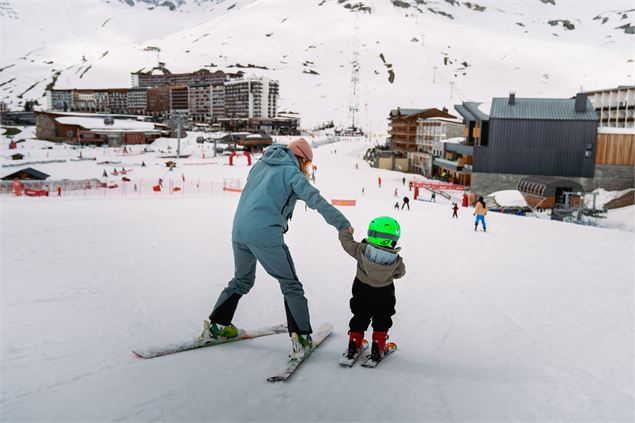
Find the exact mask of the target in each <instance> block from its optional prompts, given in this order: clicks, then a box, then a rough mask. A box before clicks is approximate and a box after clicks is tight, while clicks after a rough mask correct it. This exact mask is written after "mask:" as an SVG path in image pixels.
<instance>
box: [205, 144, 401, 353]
mask: <svg viewBox="0 0 635 423" xmlns="http://www.w3.org/2000/svg"><path fill="white" fill-rule="evenodd" d="M312 160H313V151H312V150H311V146H310V145H309V143H308V142H307V141H306V140H304V139H302V138H301V139H298V140H296V141H294V142H292V143H290V144H289V145H288V146H285V145H279V144H274V145H272V146H271V147H269V148H268V149H267V151H266V152H265V153H264V155H263V156H262V158H261V159H260V160H259V161H258V163H256V164H255V165H254V166H253V168H252V169H251V171H250V173H249V176H248V179H247V183H246V184H245V187H244V189H243V192H242V194H241V197H240V200H239V202H238V207H237V209H236V213H235V215H234V221H233V227H232V250H233V255H234V277H233V278H232V279H231V280H230V281H229V283H228V285H227V286H226V287H225V288H224V289H223V290H222V292H221V293H220V295H219V297H218V300H217V301H216V304H215V306H214V308H213V310H212V312H211V314H210V316H209V321H205V323H204V328H203V333H202V334H201V337H203V338H205V337H212V338H232V337H236V336H238V333H239V331H238V329H237V328H236V326H235V325H234V324H233V320H234V314H235V312H236V309H237V307H238V303H239V301H240V299H241V298H242V296H243V295H246V294H247V293H248V292H249V291H250V290H251V288H252V287H253V285H254V283H255V276H256V263H257V262H259V263H260V264H261V265H262V267H263V268H264V269H265V271H266V272H267V273H269V274H270V275H271V276H272V277H274V278H275V279H277V280H278V282H279V284H280V288H281V290H282V294H283V297H284V307H285V313H286V317H287V328H288V332H289V335H290V338H291V350H292V352H291V357H292V358H298V357H302V356H303V355H304V353H305V352H306V351H307V349H309V348H311V347H312V342H313V341H312V339H311V333H312V328H311V323H310V318H309V307H308V301H307V299H306V297H305V296H304V289H303V287H302V283H301V282H300V281H299V279H298V276H297V273H296V271H295V266H294V264H293V260H292V258H291V252H290V251H289V248H288V247H287V245H286V244H285V242H284V233H286V232H287V230H288V229H289V228H288V221H289V219H290V218H291V216H292V214H293V210H294V208H295V203H296V201H297V200H298V199H299V200H302V201H304V202H305V203H306V204H307V206H308V207H310V208H311V209H314V210H316V211H317V212H318V213H320V214H321V215H322V217H323V218H324V220H325V221H326V222H327V223H328V224H329V225H331V226H333V227H334V228H335V229H337V231H338V236H339V240H340V243H341V245H342V248H343V249H344V251H345V252H346V253H347V254H349V255H350V256H352V257H353V258H354V259H355V260H356V261H357V263H358V265H357V271H356V276H355V278H354V279H353V288H352V298H351V300H350V308H351V312H352V314H353V316H352V318H351V320H350V322H349V329H350V330H349V342H348V348H347V355H351V356H353V355H355V354H356V353H358V352H359V351H360V350H361V348H362V340H363V339H364V332H365V331H366V330H367V329H368V327H369V325H371V323H372V327H373V335H372V344H371V356H374V358H375V359H377V358H380V357H381V356H383V354H384V353H385V351H386V349H387V345H386V340H387V339H388V330H389V329H390V327H391V326H392V319H391V317H392V316H393V315H394V314H395V302H396V300H395V288H394V284H393V281H394V279H397V278H400V277H402V276H404V275H405V272H406V269H405V265H404V263H403V259H402V258H401V256H400V255H399V251H400V248H399V247H398V246H397V242H398V241H399V238H400V235H401V228H400V226H399V223H398V222H397V221H396V220H395V219H393V218H391V217H386V216H382V217H378V218H375V219H373V220H372V221H371V222H370V224H369V226H368V231H367V237H366V238H365V239H363V240H362V241H361V242H357V241H355V240H354V238H353V233H354V230H353V227H352V225H351V223H350V222H349V221H348V219H346V217H345V216H344V215H343V214H342V213H341V212H340V211H339V210H338V209H336V208H335V207H333V206H332V205H331V204H330V203H329V202H328V201H327V200H325V199H324V198H323V197H322V196H321V195H320V192H319V191H318V190H317V188H315V187H314V186H313V185H311V184H310V183H309V181H308V174H309V169H310V167H311V162H312ZM380 183H381V182H380Z"/></svg>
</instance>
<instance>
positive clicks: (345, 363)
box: [340, 339, 368, 367]
mask: <svg viewBox="0 0 635 423" xmlns="http://www.w3.org/2000/svg"><path fill="white" fill-rule="evenodd" d="M367 349H368V341H367V340H365V339H364V340H363V341H362V348H360V350H359V351H357V354H355V356H353V357H350V358H349V357H348V351H346V352H344V354H342V357H340V366H342V367H353V365H354V364H355V362H356V361H357V359H358V358H359V356H360V355H362V353H363V352H364V351H366V350H367Z"/></svg>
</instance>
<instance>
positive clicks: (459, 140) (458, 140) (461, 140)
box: [439, 137, 465, 144]
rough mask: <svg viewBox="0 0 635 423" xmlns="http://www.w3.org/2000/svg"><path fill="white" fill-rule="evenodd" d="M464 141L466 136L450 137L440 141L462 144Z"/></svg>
mask: <svg viewBox="0 0 635 423" xmlns="http://www.w3.org/2000/svg"><path fill="white" fill-rule="evenodd" d="M464 141H465V138H463V137H455V138H448V139H447V140H441V141H439V142H442V143H448V144H461V143H462V142H464Z"/></svg>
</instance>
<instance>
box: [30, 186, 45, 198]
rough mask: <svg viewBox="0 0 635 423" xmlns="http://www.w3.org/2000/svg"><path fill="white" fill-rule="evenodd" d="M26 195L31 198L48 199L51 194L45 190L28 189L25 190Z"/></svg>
mask: <svg viewBox="0 0 635 423" xmlns="http://www.w3.org/2000/svg"><path fill="white" fill-rule="evenodd" d="M24 195H28V196H29V197H48V196H49V192H48V191H47V190H45V189H31V188H26V189H25V190H24Z"/></svg>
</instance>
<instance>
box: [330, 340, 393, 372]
mask: <svg viewBox="0 0 635 423" xmlns="http://www.w3.org/2000/svg"><path fill="white" fill-rule="evenodd" d="M387 347H388V349H387V350H386V352H385V353H384V355H383V356H382V357H380V358H374V357H373V356H372V355H371V354H367V355H366V357H365V358H364V360H363V361H362V364H361V366H362V367H367V368H369V369H372V368H375V367H377V366H378V365H379V363H381V362H382V361H383V360H384V359H385V358H386V357H388V356H389V355H390V354H392V353H394V352H395V351H397V344H395V343H394V342H390V343H389V344H388V345H387ZM366 350H368V341H366V340H365V339H364V341H363V342H362V347H361V348H360V349H359V350H358V351H357V353H356V354H355V355H353V356H352V357H349V356H348V351H347V352H345V353H344V354H342V357H341V358H340V366H342V367H353V366H354V365H355V363H356V362H357V359H359V357H360V356H362V354H363V353H364V351H366Z"/></svg>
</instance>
